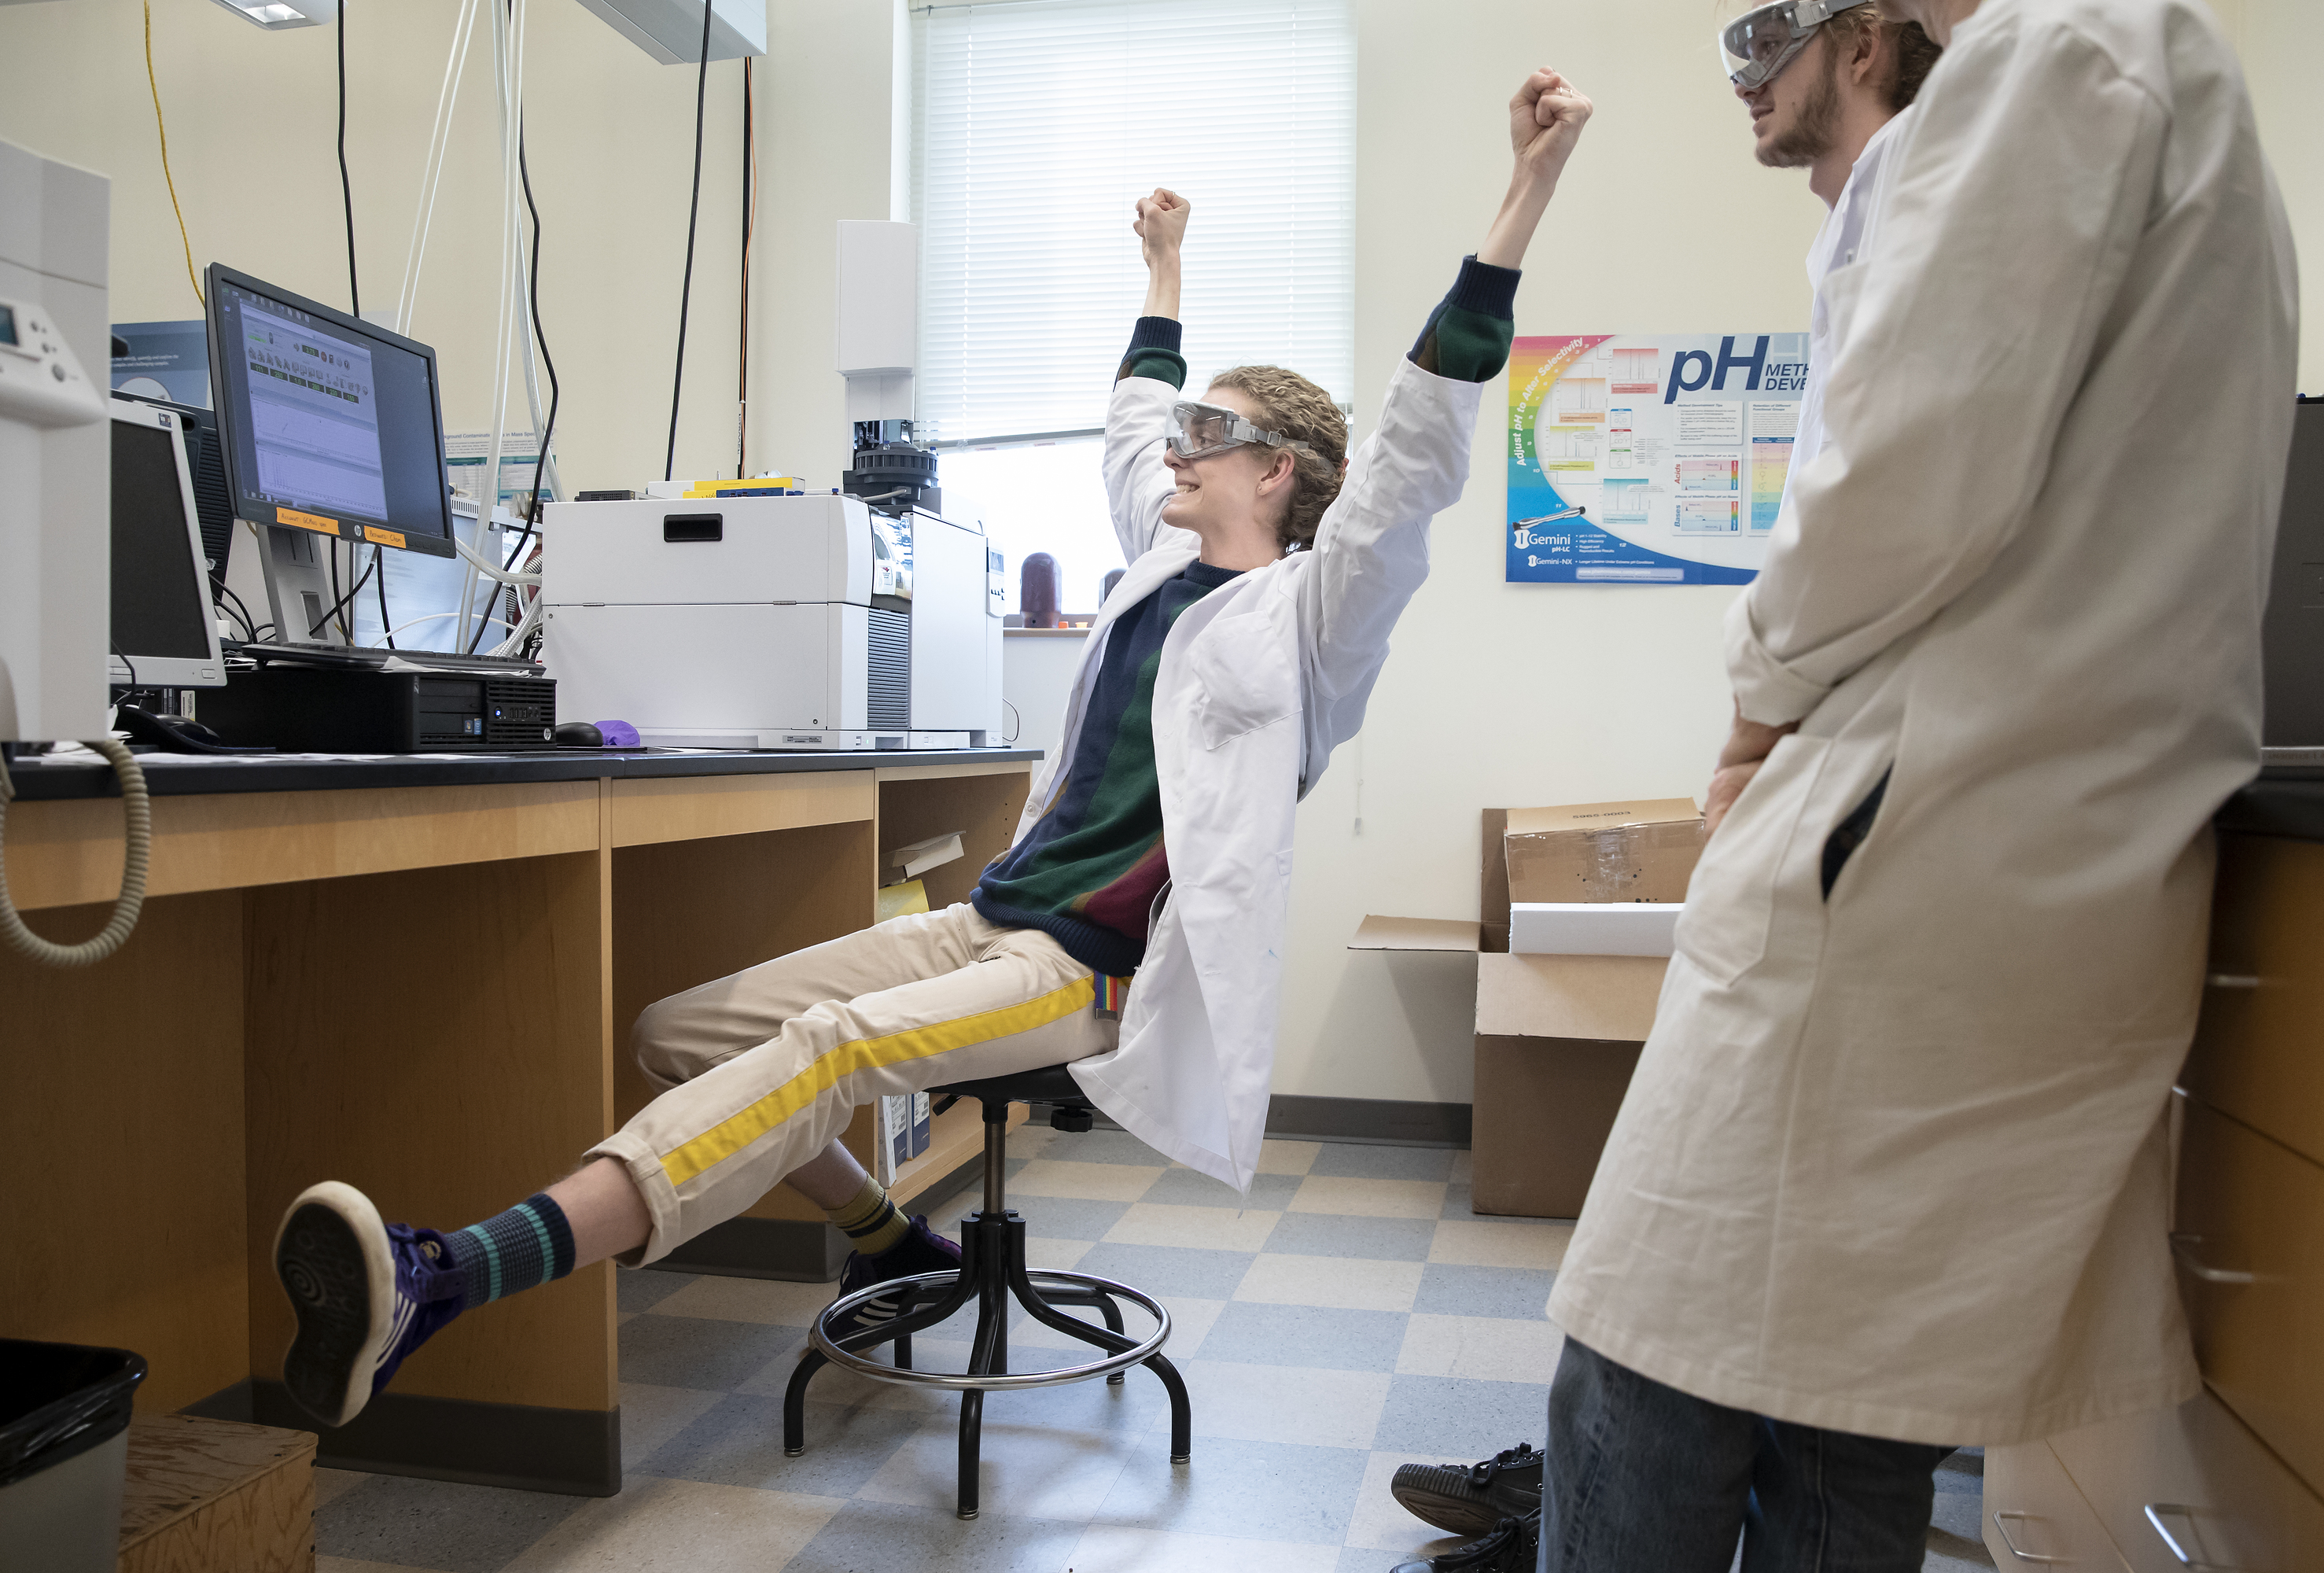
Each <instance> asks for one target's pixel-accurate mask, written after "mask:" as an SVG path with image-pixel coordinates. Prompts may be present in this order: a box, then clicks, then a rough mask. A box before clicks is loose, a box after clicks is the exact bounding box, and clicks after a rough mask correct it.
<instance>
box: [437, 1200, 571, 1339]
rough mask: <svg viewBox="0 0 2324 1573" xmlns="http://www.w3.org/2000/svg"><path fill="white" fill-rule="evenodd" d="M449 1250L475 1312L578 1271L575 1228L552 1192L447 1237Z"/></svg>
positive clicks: (468, 1305) (469, 1304)
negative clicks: (574, 1262) (574, 1237)
mask: <svg viewBox="0 0 2324 1573" xmlns="http://www.w3.org/2000/svg"><path fill="white" fill-rule="evenodd" d="M444 1248H445V1249H446V1250H447V1251H448V1252H450V1253H451V1256H452V1265H453V1266H455V1267H457V1268H458V1269H459V1270H460V1271H461V1272H463V1273H465V1274H466V1277H467V1281H468V1298H467V1302H466V1307H465V1308H464V1309H470V1310H473V1309H475V1308H476V1307H477V1306H480V1305H483V1304H484V1302H485V1301H487V1300H498V1299H500V1298H501V1297H502V1296H503V1295H509V1294H514V1293H515V1292H516V1291H518V1290H520V1289H532V1288H536V1287H538V1286H539V1285H540V1284H544V1283H547V1282H549V1281H550V1280H552V1279H558V1278H562V1277H564V1276H565V1275H566V1274H567V1273H568V1272H572V1271H573V1227H572V1226H571V1225H570V1224H567V1222H566V1221H565V1209H564V1208H560V1207H558V1205H557V1204H556V1203H555V1202H553V1201H551V1200H549V1196H548V1193H547V1192H542V1193H540V1194H538V1195H535V1196H530V1197H527V1198H525V1199H524V1200H522V1201H521V1202H519V1203H517V1205H516V1206H514V1207H512V1208H509V1210H508V1211H506V1212H504V1213H500V1214H497V1215H495V1216H493V1217H489V1218H486V1219H485V1220H484V1222H483V1223H481V1224H471V1225H469V1226H467V1227H466V1228H465V1229H462V1230H460V1231H458V1232H457V1234H450V1235H445V1236H444Z"/></svg>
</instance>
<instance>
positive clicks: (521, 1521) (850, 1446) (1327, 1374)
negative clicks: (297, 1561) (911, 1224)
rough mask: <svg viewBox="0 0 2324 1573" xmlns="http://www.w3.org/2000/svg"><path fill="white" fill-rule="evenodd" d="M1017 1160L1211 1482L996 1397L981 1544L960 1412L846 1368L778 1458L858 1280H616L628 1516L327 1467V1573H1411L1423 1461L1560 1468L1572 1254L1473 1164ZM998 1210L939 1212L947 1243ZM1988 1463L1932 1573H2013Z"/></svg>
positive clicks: (1015, 1172) (1380, 1156)
mask: <svg viewBox="0 0 2324 1573" xmlns="http://www.w3.org/2000/svg"><path fill="white" fill-rule="evenodd" d="M1468 1176H1469V1155H1468V1154H1467V1153H1466V1152H1448V1151H1443V1150H1439V1149H1431V1148H1414V1147H1377V1146H1359V1145H1353V1144H1342V1143H1303V1142H1269V1143H1267V1148H1266V1153H1265V1156H1264V1157H1263V1158H1262V1160H1261V1162H1260V1172H1259V1178H1258V1180H1257V1181H1256V1182H1255V1183H1254V1184H1253V1186H1252V1188H1251V1194H1250V1199H1249V1200H1248V1202H1240V1201H1239V1200H1238V1198H1236V1197H1235V1195H1234V1194H1233V1193H1232V1192H1231V1190H1229V1189H1227V1188H1225V1187H1224V1186H1222V1185H1219V1184H1217V1183H1216V1182H1215V1181H1213V1180H1208V1179H1206V1178H1204V1177H1203V1176H1202V1175H1199V1174H1196V1173H1194V1171H1193V1170H1188V1169H1185V1168H1181V1167H1178V1166H1176V1165H1170V1164H1166V1163H1165V1162H1164V1161H1162V1160H1161V1159H1160V1158H1159V1157H1157V1155H1156V1154H1155V1153H1154V1152H1151V1151H1150V1150H1149V1149H1148V1148H1147V1147H1145V1146H1144V1145H1142V1144H1141V1143H1139V1142H1137V1141H1136V1140H1135V1139H1134V1138H1132V1137H1130V1136H1128V1135H1125V1134H1123V1133H1120V1132H1117V1131H1097V1132H1093V1133H1088V1134H1086V1135H1059V1134H1057V1133H1054V1132H1052V1131H1049V1130H1047V1129H1046V1128H1040V1127H1035V1126H1029V1125H1028V1126H1026V1127H1023V1128H1021V1129H1020V1130H1019V1131H1018V1132H1017V1133H1014V1134H1013V1135H1012V1136H1011V1138H1010V1180H1009V1184H1010V1205H1011V1206H1012V1207H1014V1208H1017V1209H1018V1211H1019V1212H1020V1213H1022V1214H1023V1215H1024V1217H1025V1218H1026V1220H1027V1224H1028V1231H1029V1234H1030V1235H1031V1240H1030V1245H1029V1254H1030V1255H1031V1256H1032V1259H1033V1265H1034V1266H1036V1267H1053V1268H1061V1269H1066V1268H1070V1269H1078V1270H1079V1271H1082V1272H1092V1273H1095V1274H1098V1275H1099V1276H1102V1277H1106V1278H1112V1279H1117V1280H1120V1282H1125V1283H1131V1284H1135V1285H1137V1286H1139V1288H1141V1289H1144V1290H1145V1291H1147V1292H1148V1293H1150V1294H1152V1295H1154V1296H1155V1298H1157V1300H1161V1301H1162V1302H1163V1304H1164V1305H1165V1306H1166V1307H1167V1309H1169V1312H1170V1316H1171V1319H1172V1323H1173V1328H1174V1330H1173V1332H1172V1335H1171V1339H1170V1345H1169V1348H1168V1351H1167V1353H1168V1354H1169V1355H1170V1356H1171V1357H1172V1359H1173V1360H1174V1361H1176V1364H1177V1365H1178V1367H1179V1369H1180V1370H1181V1371H1182V1372H1183V1373H1184V1374H1185V1379H1186V1383H1187V1388H1188V1391H1189V1393H1190V1395H1191V1397H1192V1400H1193V1404H1194V1457H1193V1459H1192V1461H1191V1462H1190V1463H1188V1464H1185V1465H1179V1466H1176V1467H1174V1466H1172V1464H1171V1463H1170V1461H1169V1456H1168V1455H1169V1447H1168V1443H1169V1423H1168V1408H1167V1403H1166V1402H1165V1401H1164V1398H1163V1394H1162V1388H1161V1384H1160V1383H1158V1382H1157V1381H1156V1380H1155V1378H1154V1376H1153V1375H1152V1374H1151V1373H1148V1372H1145V1371H1142V1370H1133V1371H1132V1372H1131V1373H1130V1376H1129V1381H1128V1383H1127V1384H1126V1385H1125V1386H1123V1387H1120V1388H1111V1387H1107V1386H1106V1385H1104V1384H1103V1383H1079V1384H1076V1385H1074V1386H1070V1387H1065V1388H1053V1389H1047V1390H1037V1391H1033V1392H1028V1393H996V1394H993V1395H991V1396H990V1397H989V1398H988V1399H987V1400H986V1403H985V1411H984V1413H985V1419H984V1447H983V1456H984V1466H983V1474H982V1507H983V1512H982V1516H980V1517H979V1518H977V1519H976V1520H974V1521H972V1522H961V1521H960V1520H958V1519H956V1518H954V1516H953V1494H954V1469H955V1463H954V1458H955V1445H956V1442H955V1438H956V1414H957V1408H956V1401H955V1400H954V1399H951V1398H947V1397H941V1396H937V1395H935V1394H927V1393H919V1392H917V1391H913V1390H909V1389H904V1388H898V1387H892V1386H888V1385H885V1384H882V1383H875V1382H871V1381H868V1380H865V1379H862V1378H857V1377H853V1376H851V1375H849V1374H846V1373H844V1372H839V1371H836V1370H831V1369H825V1371H823V1372H822V1373H820V1374H817V1376H816V1378H815V1383H814V1386H813V1387H812V1388H811V1389H810V1390H809V1403H808V1406H807V1453H806V1455H805V1456H804V1457H798V1458H786V1457H783V1452H782V1392H783V1384H784V1383H785V1382H786V1381H787V1380H788V1376H789V1374H790V1369H791V1366H792V1364H793V1362H794V1360H795V1358H796V1356H797V1353H798V1349H799V1347H800V1346H801V1345H802V1344H803V1343H804V1341H805V1338H806V1328H807V1322H808V1321H809V1320H810V1319H812V1318H813V1316H814V1315H815V1313H816V1311H818V1310H820V1309H822V1308H823V1306H824V1305H825V1304H826V1303H828V1301H829V1300H830V1299H831V1297H832V1294H833V1292H834V1290H833V1287H832V1286H830V1285H825V1284H797V1283H779V1282H766V1281H762V1280H757V1279H743V1278H716V1277H707V1276H700V1277H697V1276H693V1275H690V1274H684V1273H674V1272H624V1273H622V1275H621V1279H620V1294H621V1310H622V1328H621V1361H622V1458H623V1461H624V1465H625V1468H626V1481H625V1485H624V1487H623V1489H622V1494H620V1495H618V1496H615V1497H610V1498H605V1499H602V1500H599V1499H588V1498H576V1497H565V1496H549V1495H542V1494H534V1493H530V1492H519V1491H504V1490H499V1489H496V1488H493V1487H489V1486H476V1485H449V1484H445V1483H441V1482H436V1481H428V1480H414V1479H409V1478H405V1477H401V1476H384V1475H379V1476H371V1475H358V1474H349V1473H346V1472H343V1471H338V1470H318V1471H317V1489H316V1499H317V1503H318V1508H317V1513H316V1540H317V1546H318V1551H319V1553H320V1557H319V1561H318V1573H377V1570H382V1569H386V1568H399V1569H410V1568H421V1569H430V1570H433V1573H501V1570H503V1569H507V1570H509V1573H548V1570H550V1569H574V1570H579V1569H604V1570H605V1573H645V1570H648V1569H665V1568H666V1569H681V1568H682V1569H687V1573H721V1570H724V1569H728V1568H733V1569H742V1568H750V1569H754V1570H762V1573H773V1570H774V1569H785V1570H787V1573H850V1570H861V1573H871V1570H873V1569H883V1570H884V1569H894V1568H915V1567H941V1568H945V1569H946V1573H1004V1570H1009V1573H1014V1570H1017V1569H1024V1570H1026V1573H1181V1570H1186V1573H1192V1570H1194V1569H1201V1570H1203V1573H1214V1570H1216V1569H1220V1568H1253V1569H1267V1570H1268V1573H1385V1570H1386V1569H1387V1568H1388V1567H1390V1566H1391V1565H1393V1564H1394V1563H1395V1562H1396V1561H1397V1560H1398V1559H1400V1558H1401V1556H1402V1555H1404V1554H1405V1553H1407V1552H1410V1551H1412V1550H1416V1549H1420V1548H1429V1549H1432V1550H1433V1549H1443V1548H1444V1547H1448V1546H1451V1545H1452V1544H1455V1543H1457V1542H1455V1541H1446V1540H1442V1539H1440V1538H1438V1537H1437V1536H1436V1534H1435V1531H1432V1530H1431V1529H1429V1528H1428V1526H1426V1525H1425V1524H1423V1523H1421V1522H1418V1521H1417V1520H1416V1519H1413V1518H1411V1517H1409V1516H1408V1515H1406V1513H1404V1512H1403V1511H1402V1510H1401V1509H1399V1508H1397V1505H1396V1504H1395V1503H1394V1502H1393V1501H1391V1500H1390V1498H1389V1496H1388V1477H1389V1476H1391V1475H1392V1474H1393V1473H1394V1472H1395V1470H1396V1468H1397V1466H1398V1465H1400V1464H1405V1463H1409V1462H1416V1461H1417V1462H1425V1463H1443V1462H1448V1461H1452V1460H1456V1459H1457V1460H1460V1461H1462V1462H1464V1463H1465V1462H1468V1461H1470V1460H1472V1459H1475V1458H1478V1457H1483V1456H1485V1455H1486V1454H1489V1453H1491V1452H1493V1451H1495V1450H1496V1449H1498V1448H1505V1447H1509V1446H1512V1445H1514V1444H1515V1443H1516V1442H1517V1441H1519V1440H1521V1439H1522V1440H1531V1441H1532V1442H1534V1443H1535V1445H1536V1446H1538V1445H1539V1444H1540V1441H1541V1439H1542V1430H1543V1425H1544V1415H1545V1404H1546V1401H1547V1398H1548V1391H1549V1390H1548V1387H1547V1382H1548V1378H1549V1374H1550V1372H1551V1370H1552V1369H1553V1368H1554V1366H1555V1365H1556V1363H1557V1355H1558V1348H1559V1345H1560V1342H1561V1339H1560V1337H1559V1334H1558V1332H1557V1330H1556V1329H1555V1328H1553V1327H1552V1326H1550V1324H1549V1323H1548V1321H1547V1320H1546V1319H1545V1318H1544V1316H1543V1309H1542V1308H1543V1303H1544V1302H1545V1300H1547V1298H1548V1295H1549V1286H1550V1282H1551V1279H1552V1277H1553V1275H1554V1272H1555V1270H1556V1267H1557V1264H1558V1261H1559V1259H1560V1257H1561V1255H1562V1254H1563V1250H1564V1246H1565V1242H1566V1239H1567V1236H1568V1234H1569V1232H1570V1231H1569V1230H1568V1229H1567V1227H1566V1226H1563V1225H1559V1224H1553V1223H1539V1222H1533V1221H1529V1220H1517V1219H1505V1218H1485V1217H1478V1216H1476V1215H1475V1214H1473V1213H1471V1211H1470V1209H1469V1183H1468ZM974 1205H975V1201H974V1198H973V1196H970V1195H967V1194H963V1195H960V1196H958V1197H955V1198H950V1199H948V1200H946V1201H945V1202H944V1203H942V1204H941V1205H939V1206H937V1207H934V1208H930V1209H929V1216H930V1218H931V1221H932V1222H936V1223H938V1224H939V1225H941V1226H946V1227H947V1229H948V1231H950V1230H952V1229H956V1222H955V1220H956V1219H957V1217H959V1215H961V1214H963V1213H965V1212H967V1211H969V1210H970V1209H972V1208H973V1207H974ZM1124 1310H1125V1313H1126V1314H1127V1316H1128V1317H1129V1319H1130V1331H1132V1332H1133V1333H1135V1332H1137V1331H1138V1330H1139V1328H1141V1327H1146V1328H1149V1329H1150V1326H1151V1324H1150V1323H1149V1322H1148V1321H1146V1319H1145V1318H1144V1317H1143V1314H1142V1313H1141V1312H1139V1311H1138V1310H1137V1309H1134V1308H1130V1307H1125V1308H1124ZM481 1314H484V1315H490V1314H491V1313H490V1311H489V1310H487V1311H484V1312H483V1313H481ZM972 1325H973V1319H972V1317H971V1316H967V1315H964V1316H963V1317H960V1318H956V1319H954V1321H953V1322H951V1323H947V1324H946V1325H945V1326H944V1327H942V1328H935V1329H932V1330H931V1331H930V1332H928V1333H925V1334H922V1335H920V1336H919V1337H918V1338H916V1339H915V1340H914V1363H915V1364H916V1365H918V1366H920V1367H921V1368H922V1369H929V1370H933V1369H949V1370H955V1371H956V1370H960V1369H963V1368H964V1365H965V1364H966V1360H967V1356H968V1344H967V1338H968V1337H969V1331H970V1328H971V1326H972ZM1073 1342H1074V1341H1073V1340H1071V1339H1069V1338H1066V1337H1063V1336H1062V1335H1058V1334H1056V1333H1054V1332H1052V1331H1051V1330H1050V1329H1047V1328H1042V1327H1040V1326H1039V1325H1038V1324H1028V1323H1027V1322H1026V1320H1025V1319H1024V1318H1023V1316H1022V1313H1021V1312H1020V1313H1019V1324H1018V1326H1017V1327H1016V1328H1014V1329H1013V1330H1012V1332H1011V1334H1010V1347H1011V1351H1012V1355H1011V1365H1012V1368H1014V1369H1018V1370H1028V1369H1032V1368H1034V1367H1035V1366H1036V1365H1041V1364H1044V1363H1047V1364H1053V1365H1065V1364H1070V1363H1073V1362H1075V1361H1077V1360H1080V1359H1084V1358H1086V1357H1087V1354H1086V1351H1087V1346H1080V1345H1076V1346H1075V1347H1074V1349H1068V1348H1065V1347H1064V1346H1065V1345H1068V1344H1072V1343H1073ZM1077 1351H1078V1352H1077ZM1977 1468H1978V1460H1976V1459H1975V1458H1973V1457H1956V1458H1955V1459H1953V1460H1950V1461H1949V1463H1948V1465H1947V1467H1945V1468H1942V1469H1940V1470H1939V1471H1938V1474H1937V1486H1938V1494H1937V1509H1936V1513H1935V1515H1934V1516H1935V1519H1936V1522H1935V1523H1934V1525H1932V1528H1931V1531H1930V1551H1929V1559H1928V1561H1927V1563H1926V1568H1927V1569H1928V1573H1963V1570H1966V1569H1969V1568H1990V1567H1991V1566H1992V1563H1991V1561H1990V1560H1989V1559H1988V1558H1987V1555H1986V1551H1985V1548H1984V1545H1983V1544H1982V1542H1981V1541H1980V1540H1979V1538H1978V1523H1979V1511H1980V1509H1979V1503H1980V1501H1981V1497H1980V1486H1979V1481H1978V1476H1977V1474H1976V1473H1975V1471H1976V1469H1977Z"/></svg>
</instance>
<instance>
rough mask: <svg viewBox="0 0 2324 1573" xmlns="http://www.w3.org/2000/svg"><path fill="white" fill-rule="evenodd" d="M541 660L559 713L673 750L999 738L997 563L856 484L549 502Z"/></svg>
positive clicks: (974, 536) (941, 523)
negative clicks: (843, 491)
mask: <svg viewBox="0 0 2324 1573" xmlns="http://www.w3.org/2000/svg"><path fill="white" fill-rule="evenodd" d="M541 533H542V536H543V537H544V539H546V540H547V541H549V542H550V543H551V544H550V547H549V551H546V552H544V553H543V554H542V558H541V598H542V603H543V606H544V607H545V612H544V615H543V619H542V623H541V627H542V630H543V633H544V636H545V643H543V645H542V649H541V658H542V660H543V661H544V662H547V664H548V667H549V675H551V676H552V677H554V678H556V679H557V681H558V709H559V711H560V713H562V714H564V715H566V716H567V717H572V718H575V719H578V720H590V721H595V720H622V721H627V722H629V723H630V725H632V726H635V727H636V728H637V729H638V736H639V737H640V739H641V741H643V742H645V743H647V744H653V745H663V746H668V747H678V748H745V749H807V750H852V749H908V748H981V747H985V746H989V745H993V744H996V743H998V742H999V740H1000V737H1001V597H1002V593H1003V587H1002V584H1001V566H1000V560H999V558H998V557H997V556H996V555H995V554H994V553H993V552H992V551H991V546H990V543H989V542H988V541H986V539H985V537H984V534H983V532H982V531H981V530H974V529H966V528H963V527H962V526H960V525H958V524H954V523H951V522H949V521H947V520H944V519H940V518H937V517H936V515H934V514H925V513H918V512H913V513H908V514H903V515H902V516H900V517H889V516H886V515H883V514H877V513H874V512H873V511H871V509H870V508H867V507H866V506H865V505H864V504H863V503H862V502H861V501H859V500H857V499H856V498H854V497H849V496H842V495H836V494H822V495H793V496H758V497H713V498H690V499H677V498H640V499H636V500H631V501H610V502H586V503H551V504H548V506H547V508H546V509H545V510H544V511H543V514H542V520H541Z"/></svg>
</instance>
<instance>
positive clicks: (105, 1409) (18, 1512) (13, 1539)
mask: <svg viewBox="0 0 2324 1573" xmlns="http://www.w3.org/2000/svg"><path fill="white" fill-rule="evenodd" d="M144 1380H145V1357H144V1356H143V1355H133V1354H131V1353H130V1352H129V1351H128V1350H126V1349H92V1348H88V1347H87V1346H83V1345H79V1344H35V1343H31V1342H28V1341H27V1340H24V1339H22V1338H0V1573H16V1570H17V1569H19V1568H23V1569H26V1570H27V1573H29V1570H31V1569H33V1568H38V1569H40V1570H41V1573H113V1568H114V1566H115V1563H116V1562H117V1561H118V1560H119V1559H120V1555H121V1491H122V1485H123V1482H124V1480H125V1479H126V1478H127V1476H128V1470H129V1410H130V1404H131V1401H132V1400H133V1399H134V1397H135V1396H136V1393H137V1384H138V1383H140V1382H143V1381H144Z"/></svg>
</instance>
